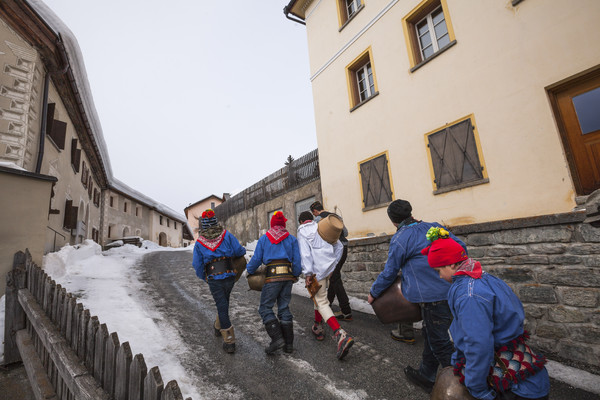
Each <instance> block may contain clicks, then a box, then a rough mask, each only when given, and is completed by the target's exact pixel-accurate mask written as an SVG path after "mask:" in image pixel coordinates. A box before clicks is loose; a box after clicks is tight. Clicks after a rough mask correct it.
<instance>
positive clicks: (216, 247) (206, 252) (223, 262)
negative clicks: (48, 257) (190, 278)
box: [192, 209, 246, 353]
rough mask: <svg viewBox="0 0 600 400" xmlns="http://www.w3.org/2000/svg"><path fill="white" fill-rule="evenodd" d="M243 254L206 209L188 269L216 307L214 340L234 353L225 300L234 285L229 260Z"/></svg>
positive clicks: (238, 244)
mask: <svg viewBox="0 0 600 400" xmlns="http://www.w3.org/2000/svg"><path fill="white" fill-rule="evenodd" d="M244 254H246V249H244V248H243V247H242V245H240V242H239V241H238V240H237V239H236V237H235V236H233V235H232V234H231V233H230V232H228V231H226V230H225V229H224V228H223V227H222V226H221V225H219V223H218V222H217V217H216V216H215V212H214V211H213V210H211V209H208V210H206V211H204V212H203V213H202V217H201V218H200V229H199V231H198V239H197V240H196V243H195V245H194V255H193V258H192V265H193V267H194V270H195V271H196V276H197V277H198V278H200V279H202V280H204V281H206V283H208V288H209V289H210V293H211V294H212V296H213V299H214V300H215V305H216V306H217V318H216V321H215V323H214V330H215V336H222V337H223V349H224V350H225V351H226V352H227V353H234V352H235V333H234V331H233V325H232V324H231V320H230V319H229V297H230V295H231V290H232V289H233V285H234V283H235V275H236V274H235V270H234V268H233V266H232V260H231V259H232V258H234V257H241V256H243V255H244Z"/></svg>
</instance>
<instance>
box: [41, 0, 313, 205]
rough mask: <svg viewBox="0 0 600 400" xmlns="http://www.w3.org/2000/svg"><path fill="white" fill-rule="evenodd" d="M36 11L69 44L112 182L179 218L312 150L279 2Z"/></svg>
mask: <svg viewBox="0 0 600 400" xmlns="http://www.w3.org/2000/svg"><path fill="white" fill-rule="evenodd" d="M43 1H44V2H45V3H46V4H47V5H48V6H49V7H50V8H51V9H52V10H53V11H54V13H55V14H57V16H58V17H59V18H60V19H61V20H62V21H63V22H64V23H65V24H66V25H67V26H68V27H69V29H70V30H71V31H72V32H73V34H74V35H75V37H76V38H77V41H78V42H79V46H80V48H81V51H82V54H83V58H84V62H85V66H86V71H87V75H88V80H89V82H90V87H91V90H92V96H93V98H94V102H95V105H96V109H97V111H98V115H99V118H100V122H101V125H102V129H103V132H104V139H105V141H106V144H107V147H108V151H109V154H110V162H111V166H112V170H113V175H114V176H115V177H116V178H117V179H119V180H121V181H122V182H124V183H125V184H127V185H128V186H130V187H132V188H133V189H135V190H137V191H139V192H142V193H143V194H145V195H147V196H149V197H151V198H153V199H154V200H156V201H158V202H160V203H163V204H165V205H167V206H169V207H171V208H172V209H174V210H175V211H178V212H180V213H181V214H183V209H184V208H185V207H187V206H188V205H190V204H192V203H195V202H196V201H198V200H201V199H203V198H205V197H207V196H209V195H211V194H215V195H217V196H219V197H220V196H222V195H223V193H236V192H239V191H241V190H243V189H245V188H246V187H248V186H251V185H252V184H254V183H256V182H258V181H260V180H261V179H262V178H264V177H266V176H267V175H269V174H271V173H273V172H275V171H277V170H278V169H280V168H282V167H283V166H284V162H285V161H286V159H287V157H288V155H291V156H292V157H294V158H299V157H301V156H302V155H304V154H306V153H308V152H309V151H311V150H314V149H315V148H317V140H316V133H315V122H314V111H313V101H312V89H311V85H310V80H309V77H310V71H309V65H308V47H307V39H306V29H305V27H304V25H301V24H298V23H295V22H292V21H290V20H288V19H286V18H285V16H284V14H283V7H284V6H285V5H287V3H288V1H287V0H279V1H272V0H269V1H247V0H233V1H206V0H172V1H169V2H166V1H159V0H145V1H142V0H127V1H120V0H119V1H118V0H104V1H89V0H87V1H86V0H83V1H82V0H43Z"/></svg>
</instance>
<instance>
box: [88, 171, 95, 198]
mask: <svg viewBox="0 0 600 400" xmlns="http://www.w3.org/2000/svg"><path fill="white" fill-rule="evenodd" d="M93 187H94V185H93V184H92V177H91V175H89V174H88V198H89V199H90V200H91V199H92V193H93V192H94V190H93Z"/></svg>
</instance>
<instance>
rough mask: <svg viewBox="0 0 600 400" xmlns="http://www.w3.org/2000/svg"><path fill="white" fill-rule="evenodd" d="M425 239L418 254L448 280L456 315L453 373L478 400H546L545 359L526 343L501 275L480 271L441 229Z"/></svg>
mask: <svg viewBox="0 0 600 400" xmlns="http://www.w3.org/2000/svg"><path fill="white" fill-rule="evenodd" d="M427 238H428V239H429V240H430V241H432V243H431V245H430V246H428V247H426V248H425V249H423V251H422V252H423V254H424V255H427V259H428V262H429V265H430V266H431V267H432V268H435V269H436V270H437V272H438V273H439V276H440V278H442V279H443V280H445V281H447V282H450V283H452V286H450V290H449V291H448V304H449V306H450V310H451V311H452V315H453V316H454V320H453V321H452V325H451V326H450V333H451V334H452V337H453V338H454V345H455V347H456V351H455V352H454V354H453V355H452V364H453V365H454V366H455V367H454V374H455V375H457V376H459V377H460V382H461V383H462V384H464V385H465V386H466V387H467V389H468V390H469V393H471V395H472V396H473V397H475V398H477V399H485V400H493V399H515V400H519V399H539V400H542V399H547V398H548V392H549V390H550V380H549V377H548V371H547V370H546V368H545V367H544V364H545V362H546V360H545V358H544V357H543V356H541V355H538V354H536V353H534V352H532V351H531V348H529V346H528V345H527V343H526V342H527V339H528V338H529V335H528V334H527V332H526V331H525V330H524V328H523V321H524V320H525V312H524V311H523V304H521V301H520V300H519V298H518V297H517V296H516V295H515V294H514V292H513V291H512V290H511V288H510V287H509V286H508V285H507V284H506V283H505V282H504V281H503V280H502V279H500V278H497V277H495V276H493V275H490V274H488V273H486V272H483V270H482V269H481V264H480V263H479V262H477V261H475V260H473V259H471V258H469V257H468V256H467V254H466V252H465V250H464V249H463V248H462V246H460V245H459V244H458V243H457V242H456V241H454V240H453V239H452V238H451V237H450V236H449V234H448V232H447V231H445V230H444V229H439V228H432V229H430V230H429V232H428V233H427ZM499 360H500V361H499ZM502 360H505V361H502ZM497 361H499V362H501V363H502V364H504V365H500V364H497V363H496V362H497ZM505 366H506V367H505Z"/></svg>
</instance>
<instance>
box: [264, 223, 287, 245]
mask: <svg viewBox="0 0 600 400" xmlns="http://www.w3.org/2000/svg"><path fill="white" fill-rule="evenodd" d="M289 234H290V233H289V232H288V231H287V229H285V228H284V227H283V226H281V225H275V226H274V227H272V228H271V229H269V230H268V231H267V233H266V235H267V237H268V238H269V241H270V242H271V243H272V244H277V243H280V242H281V241H282V240H283V239H285V238H286V237H288V235H289Z"/></svg>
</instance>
